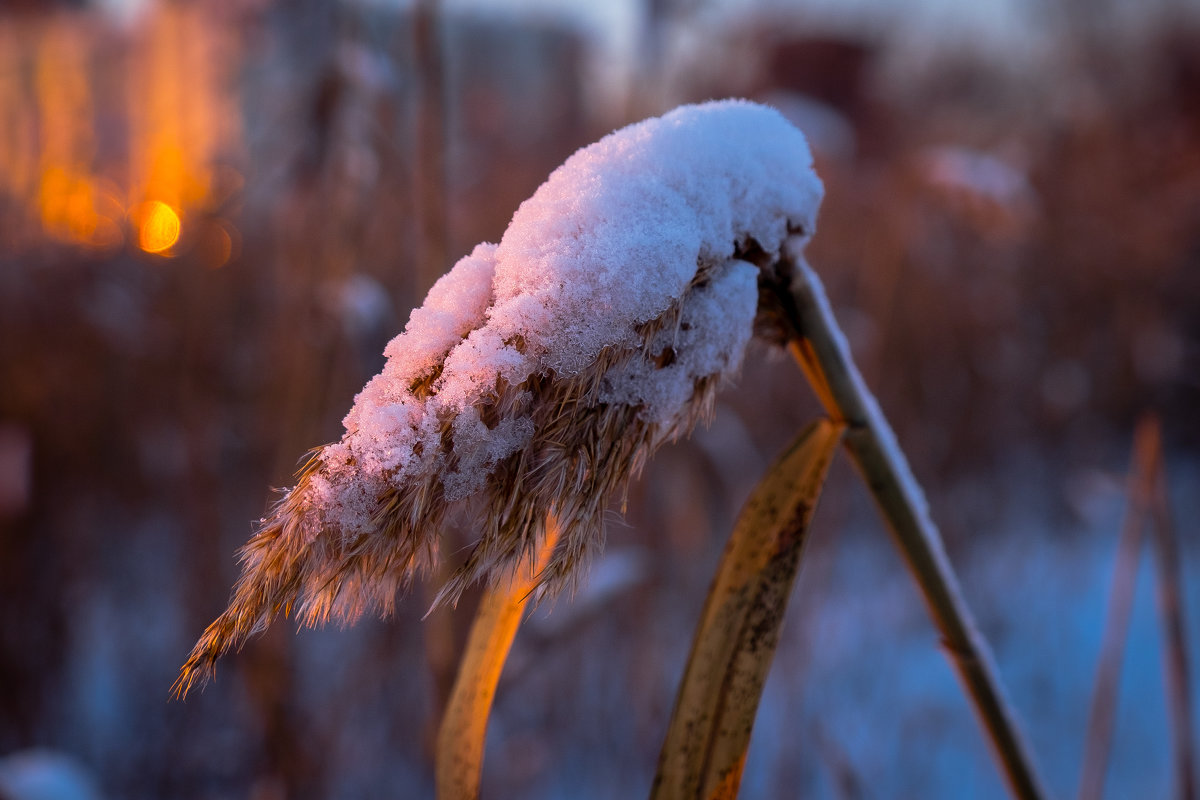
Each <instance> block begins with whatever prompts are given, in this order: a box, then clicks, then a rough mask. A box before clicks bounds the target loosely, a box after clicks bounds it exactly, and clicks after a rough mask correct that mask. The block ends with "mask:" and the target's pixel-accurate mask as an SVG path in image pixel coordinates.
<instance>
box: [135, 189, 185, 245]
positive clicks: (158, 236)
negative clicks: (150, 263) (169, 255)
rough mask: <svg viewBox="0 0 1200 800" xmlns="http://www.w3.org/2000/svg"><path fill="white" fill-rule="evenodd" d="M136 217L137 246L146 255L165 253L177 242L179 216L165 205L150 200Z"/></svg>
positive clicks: (158, 201)
mask: <svg viewBox="0 0 1200 800" xmlns="http://www.w3.org/2000/svg"><path fill="white" fill-rule="evenodd" d="M137 217H138V218H137V223H138V246H139V247H141V248H142V249H143V250H145V251H146V252H147V253H165V251H167V250H169V249H170V248H171V247H172V246H173V245H174V244H175V243H176V242H177V241H179V229H180V223H179V214H178V213H176V211H175V209H173V208H171V207H170V206H169V205H167V204H166V203H164V202H162V201H160V200H151V201H150V202H149V203H145V204H144V205H143V206H142V207H141V209H139V214H138V215H137Z"/></svg>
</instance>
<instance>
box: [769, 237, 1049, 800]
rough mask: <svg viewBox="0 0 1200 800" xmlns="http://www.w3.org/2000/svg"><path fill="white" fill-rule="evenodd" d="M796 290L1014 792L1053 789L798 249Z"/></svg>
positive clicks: (1027, 794)
mask: <svg viewBox="0 0 1200 800" xmlns="http://www.w3.org/2000/svg"><path fill="white" fill-rule="evenodd" d="M788 261H789V262H790V263H785V264H784V265H783V266H785V267H786V266H790V267H791V268H792V269H793V274H792V275H791V286H790V291H786V292H781V296H780V301H781V303H782V305H783V307H784V314H785V316H786V317H787V318H788V319H789V321H790V324H791V325H792V326H793V328H794V330H795V332H796V334H797V337H798V341H796V342H795V343H794V344H793V346H792V352H793V354H794V355H795V356H796V357H797V359H798V360H799V361H800V363H801V366H802V367H803V368H804V370H805V372H806V373H807V374H809V375H810V376H812V375H813V374H814V373H815V377H816V379H817V381H818V382H819V384H820V385H818V386H816V387H815V388H816V389H817V395H818V397H820V398H821V399H822V401H823V402H825V403H826V404H827V405H828V404H832V407H829V408H828V409H827V410H828V411H829V413H830V414H831V415H832V416H833V417H834V419H839V420H844V421H845V422H846V424H847V426H848V427H847V430H846V434H845V437H844V442H845V445H846V449H847V450H848V451H849V453H850V456H851V458H852V459H853V460H854V463H855V465H856V466H857V468H858V470H859V472H860V473H861V474H862V476H863V479H864V480H865V481H866V484H867V486H868V487H869V488H870V490H871V494H872V495H873V496H874V498H875V502H876V504H877V505H878V506H879V509H880V512H881V513H882V515H883V517H884V519H885V520H886V521H887V523H888V527H889V528H890V529H891V532H892V535H893V538H894V540H895V542H896V544H897V545H898V546H899V548H900V551H901V553H902V554H903V556H904V559H905V561H906V562H907V564H908V567H909V569H910V570H911V571H912V573H913V576H914V577H915V578H916V581H917V585H918V586H919V587H920V589H921V593H922V595H923V596H924V598H925V603H926V605H927V606H928V608H929V612H930V615H931V616H932V618H933V621H934V623H935V624H936V625H937V628H938V630H939V631H940V632H941V635H942V645H943V647H944V648H945V650H946V652H947V653H948V655H949V657H950V660H951V662H952V663H953V665H954V667H955V669H956V671H957V672H958V676H959V678H960V680H961V681H962V683H963V685H964V687H965V688H966V690H967V692H968V694H969V695H970V697H971V700H972V702H973V703H974V705H975V710H976V713H977V714H978V716H979V719H980V722H981V723H982V724H983V726H984V728H985V729H986V731H987V734H988V737H989V740H990V742H991V744H992V747H993V749H994V751H995V754H996V756H997V758H998V759H999V761H1000V765H1001V767H1002V770H1003V772H1004V775H1005V778H1006V779H1007V781H1008V784H1009V788H1010V790H1011V791H1012V793H1013V795H1014V796H1016V797H1020V798H1030V799H1032V798H1045V797H1047V796H1048V795H1047V792H1046V790H1045V789H1044V784H1043V782H1042V780H1041V779H1040V777H1039V776H1038V772H1037V770H1036V768H1035V766H1034V762H1033V758H1032V756H1031V754H1030V750H1029V747H1028V745H1027V744H1026V742H1025V740H1024V738H1023V736H1022V735H1021V732H1020V730H1019V729H1018V727H1017V724H1016V718H1015V715H1014V713H1013V711H1012V709H1011V707H1010V705H1009V703H1008V701H1007V699H1006V698H1005V696H1004V692H1003V690H1002V688H1001V685H1000V681H999V678H998V676H997V672H996V668H995V666H994V664H993V662H992V657H991V654H990V652H989V650H988V648H987V645H986V644H985V642H984V641H983V637H982V636H981V635H980V634H979V631H978V630H977V628H976V627H975V623H974V621H973V619H972V617H971V614H970V612H969V610H968V609H967V605H966V603H965V602H964V600H963V598H962V594H961V591H960V589H959V586H958V580H957V578H956V577H955V574H954V570H953V568H952V567H951V565H950V560H949V559H948V558H947V557H946V553H945V549H944V547H943V545H942V539H941V535H940V534H939V533H938V529H937V527H936V526H935V525H934V523H933V520H932V518H931V517H930V515H929V510H928V507H927V506H926V504H925V500H924V497H923V495H922V493H921V489H920V487H919V486H918V484H917V482H916V479H915V478H914V477H913V475H912V471H911V469H910V468H909V466H908V463H907V462H906V460H905V458H904V456H903V454H902V453H901V451H900V448H899V447H898V446H897V445H896V442H895V435H894V434H893V433H892V430H891V428H890V427H889V426H888V424H887V421H886V420H885V419H884V416H883V413H882V412H881V411H880V410H879V407H878V405H877V404H876V403H875V399H874V398H873V397H872V396H871V394H870V392H869V391H868V390H867V388H866V385H865V383H864V382H863V379H862V376H861V375H860V374H859V372H858V369H857V367H855V365H854V362H853V360H852V359H851V357H850V349H849V346H848V345H847V344H846V341H845V338H844V337H843V336H842V333H841V331H840V329H839V328H838V326H837V322H836V321H835V319H834V316H833V311H832V309H831V308H830V306H829V301H828V300H827V299H826V297H825V293H824V290H823V289H822V288H821V282H820V279H819V278H818V277H817V276H816V274H815V273H814V272H813V270H812V268H811V267H809V266H808V264H807V263H805V261H804V259H803V258H802V257H800V256H799V255H796V254H789V256H788Z"/></svg>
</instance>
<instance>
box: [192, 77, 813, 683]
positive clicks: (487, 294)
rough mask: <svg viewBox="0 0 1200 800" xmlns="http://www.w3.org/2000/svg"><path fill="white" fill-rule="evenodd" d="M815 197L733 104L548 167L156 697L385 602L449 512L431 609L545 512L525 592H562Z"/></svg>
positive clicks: (482, 571) (798, 146) (476, 254)
mask: <svg viewBox="0 0 1200 800" xmlns="http://www.w3.org/2000/svg"><path fill="white" fill-rule="evenodd" d="M821 194H822V187H821V183H820V181H819V180H818V179H817V178H816V176H815V174H814V173H813V171H812V162H811V156H810V154H809V151H808V146H807V144H806V143H805V140H804V137H803V136H802V135H801V133H800V132H799V131H798V130H796V129H795V128H794V127H793V126H792V125H790V124H789V123H788V122H787V121H786V120H784V118H783V117H782V116H780V115H779V114H778V112H776V111H774V110H772V109H769V108H767V107H765V106H760V105H756V104H753V103H749V102H745V101H722V102H715V103H706V104H703V105H698V106H684V107H681V108H678V109H676V110H675V111H673V112H671V113H669V114H667V115H665V116H663V117H661V118H655V119H650V120H646V121H644V122H641V123H638V124H636V125H631V126H629V127H627V128H624V129H622V130H619V131H617V132H616V133H613V134H611V135H609V136H607V137H605V138H604V139H602V140H600V141H599V142H597V143H595V144H593V145H591V146H589V147H586V148H584V149H582V150H580V151H579V152H577V153H575V155H573V156H571V157H570V158H569V159H568V160H567V161H566V162H565V163H564V164H563V165H562V166H561V167H559V168H558V169H557V170H555V171H554V172H553V173H552V174H551V175H550V177H549V179H548V180H547V181H546V182H545V183H544V184H543V185H542V186H541V187H540V188H539V189H538V190H537V192H536V193H535V194H534V195H533V197H531V198H530V199H529V200H527V201H526V202H524V203H523V204H522V205H521V207H520V208H519V209H518V210H517V212H516V214H515V215H514V217H513V219H512V222H511V223H510V225H509V227H508V229H507V231H506V232H505V234H504V236H503V238H502V239H501V241H500V243H499V244H498V245H493V244H481V245H479V246H477V247H476V248H475V250H474V251H473V252H472V253H471V254H470V255H468V256H466V257H465V258H463V259H462V260H461V261H459V262H458V263H457V264H456V265H455V266H454V268H453V269H452V270H451V271H450V272H449V273H447V274H446V275H445V276H444V277H443V278H442V279H441V280H440V281H438V283H437V284H436V285H435V286H434V287H433V289H432V290H430V292H429V295H428V297H427V298H426V300H425V303H424V305H422V306H421V308H418V309H416V310H415V311H414V312H413V313H412V316H411V318H410V320H409V323H408V326H407V327H406V329H405V331H404V333H402V334H400V335H399V336H397V337H396V338H395V339H394V340H392V342H391V343H390V344H388V346H387V349H386V350H385V355H386V356H387V363H386V365H385V366H384V368H383V371H382V372H381V373H380V374H379V375H377V376H375V377H374V378H373V379H371V381H369V382H368V383H367V385H366V386H365V387H364V388H363V390H362V392H361V393H360V394H359V395H358V397H357V398H356V399H355V403H354V407H353V408H352V409H351V411H350V413H349V414H348V415H347V416H346V418H345V421H344V422H345V428H346V432H345V434H344V435H343V437H342V438H341V440H340V441H338V442H336V443H333V444H329V445H326V446H324V447H321V448H318V449H317V450H315V451H314V452H313V454H312V456H311V458H310V459H309V460H308V462H307V463H306V465H305V466H304V467H303V469H302V470H301V471H300V473H299V477H298V480H297V483H296V485H295V486H294V487H293V488H292V489H291V490H289V491H288V492H287V493H286V494H284V496H283V497H282V499H280V500H279V502H278V503H277V504H276V505H275V507H274V508H273V509H272V511H271V512H270V514H268V516H267V517H265V518H264V519H263V520H261V521H260V523H259V526H258V529H257V531H256V533H255V534H254V535H253V537H252V538H251V539H250V541H249V542H248V543H247V544H246V546H245V547H244V548H243V549H242V551H241V561H242V568H243V573H242V577H241V579H240V580H239V581H238V583H237V585H236V587H235V589H234V592H233V597H232V600H231V602H230V604H229V607H228V609H227V610H226V611H225V612H224V613H223V614H222V615H221V616H220V617H219V618H218V619H217V620H216V621H215V622H213V623H212V625H210V626H209V628H208V629H207V630H206V631H205V633H204V635H203V636H202V638H201V639H200V641H199V642H198V643H197V645H196V647H195V649H194V650H193V652H192V654H191V657H190V658H189V660H188V662H187V663H186V664H185V665H184V667H183V671H182V674H181V675H180V678H179V681H178V682H177V684H176V691H177V692H178V693H180V694H183V693H186V692H187V690H188V689H190V688H191V686H192V685H193V684H194V683H195V682H196V681H198V680H202V679H204V678H206V677H207V676H208V675H209V674H210V673H211V671H212V668H213V664H214V663H215V661H216V659H217V658H218V657H219V656H220V655H221V654H222V653H224V652H225V651H227V650H228V649H230V648H231V647H236V646H239V645H240V644H241V643H242V642H243V641H244V640H245V639H246V638H247V637H248V636H250V635H251V634H253V633H256V632H258V631H261V630H262V629H264V628H265V627H266V626H267V625H268V624H269V623H270V622H271V621H272V620H273V619H274V618H275V617H277V616H279V615H280V614H283V615H292V614H294V615H296V616H297V617H298V618H299V619H300V620H301V621H303V622H304V623H306V624H318V623H322V622H325V621H326V620H328V619H330V618H337V619H340V620H343V621H352V620H354V619H356V618H357V617H358V616H359V615H361V614H362V613H364V612H365V611H368V610H379V611H383V612H386V611H388V610H390V609H391V607H392V604H393V603H394V601H395V597H396V595H397V592H398V591H400V590H401V589H403V588H404V587H405V585H406V584H408V583H409V582H410V581H411V579H412V577H413V575H414V574H415V573H416V572H418V571H420V570H421V569H422V567H425V566H428V565H430V564H431V563H432V562H433V559H435V558H436V557H437V545H438V539H439V534H440V530H441V527H442V525H441V523H442V521H443V519H444V517H445V515H446V513H447V511H448V510H449V509H450V508H451V507H452V506H456V505H462V506H466V507H469V508H471V509H474V510H475V511H476V512H477V520H476V521H477V525H478V530H479V538H478V541H477V542H476V544H475V546H474V549H473V550H472V551H471V553H470V555H469V556H468V557H467V559H466V562H465V563H464V564H463V565H462V566H461V568H459V569H458V571H457V572H456V573H455V574H454V575H453V576H452V577H451V578H450V579H449V581H448V582H447V583H446V585H445V586H444V587H443V588H442V590H441V593H440V594H439V596H438V601H437V602H454V601H455V600H456V599H457V598H458V597H459V595H460V594H461V592H462V591H463V589H464V588H466V587H467V586H469V585H470V584H471V583H473V582H475V581H478V580H488V579H492V580H495V579H497V578H499V577H500V576H502V575H504V574H506V570H507V569H508V568H509V567H511V566H512V565H513V564H515V562H516V561H517V560H518V559H519V558H521V557H522V556H524V555H527V554H532V553H534V552H536V550H537V548H538V546H539V544H540V543H541V541H542V540H543V538H544V536H545V524H546V518H547V515H548V514H551V513H552V514H554V515H555V517H556V518H557V520H558V524H559V527H560V531H561V534H560V538H559V542H558V545H557V546H556V548H555V551H554V553H553V554H552V556H551V558H550V560H549V562H548V563H547V565H546V567H545V568H544V570H543V571H542V572H541V574H540V575H539V576H537V579H536V584H537V586H538V591H539V592H540V593H542V594H553V593H555V592H558V591H560V590H562V589H563V588H568V587H570V586H571V585H572V584H573V582H574V581H576V580H577V579H578V577H579V576H580V574H581V571H582V570H581V568H582V567H583V565H585V564H586V563H587V562H588V560H589V558H590V556H591V555H592V554H593V553H595V551H596V550H598V549H599V548H600V546H601V545H602V543H603V511H604V508H605V505H606V503H607V502H608V500H609V498H610V497H611V496H612V494H613V493H614V491H616V490H619V489H621V488H623V487H624V486H625V485H626V484H627V483H628V481H629V480H630V478H631V477H632V476H634V475H636V474H637V473H638V471H639V470H640V468H641V466H642V464H643V463H644V462H645V460H646V458H647V457H648V456H649V455H650V454H651V453H652V452H653V451H654V450H655V449H656V448H657V447H658V446H659V445H661V444H662V443H663V442H665V441H668V440H670V439H672V438H675V437H677V436H679V435H681V434H686V433H687V432H688V431H690V430H691V428H692V427H693V426H694V425H695V423H696V422H697V421H698V420H699V419H701V418H703V417H705V416H706V415H707V414H708V413H709V412H710V410H711V407H712V400H713V393H714V391H715V390H716V388H717V387H718V386H719V385H720V384H721V382H722V381H723V380H725V379H727V378H728V377H730V376H731V375H732V374H733V373H734V372H735V371H736V370H737V368H738V366H739V364H740V362H741V358H742V353H743V351H744V349H745V347H746V344H747V342H748V340H749V339H750V337H751V335H752V332H753V330H754V326H755V319H756V314H757V315H758V316H759V322H760V323H762V322H763V317H764V316H769V315H768V314H766V313H765V312H762V313H760V303H759V285H760V281H761V280H762V279H763V275H762V270H763V269H764V268H767V269H769V268H770V265H772V264H775V263H777V262H778V261H779V254H780V251H781V248H782V247H783V244H784V241H785V239H786V238H787V237H788V236H789V234H792V233H795V232H797V231H801V232H804V233H806V234H808V233H811V232H812V230H813V229H814V226H815V222H816V214H817V208H818V206H819V204H820V199H821ZM768 327H769V326H768Z"/></svg>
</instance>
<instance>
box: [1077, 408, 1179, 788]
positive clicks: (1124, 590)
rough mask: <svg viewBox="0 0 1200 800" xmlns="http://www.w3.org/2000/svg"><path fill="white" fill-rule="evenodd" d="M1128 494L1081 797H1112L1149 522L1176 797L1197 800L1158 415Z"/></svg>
mask: <svg viewBox="0 0 1200 800" xmlns="http://www.w3.org/2000/svg"><path fill="white" fill-rule="evenodd" d="M1126 492H1127V495H1128V502H1127V504H1126V508H1125V517H1124V520H1123V521H1122V523H1121V534H1120V539H1119V541H1118V544H1117V558H1116V565H1115V566H1114V568H1113V581H1112V589H1111V591H1110V592H1109V598H1108V617H1107V620H1108V621H1107V623H1106V625H1105V628H1104V638H1103V640H1102V642H1101V646H1100V663H1099V665H1098V666H1097V668H1096V685H1095V688H1094V690H1093V692H1092V705H1091V710H1090V712H1089V714H1088V724H1087V738H1086V740H1085V742H1084V751H1083V767H1082V772H1081V775H1080V781H1079V794H1078V797H1079V800H1099V798H1100V797H1102V796H1103V794H1104V781H1105V776H1106V775H1107V774H1108V765H1109V754H1110V752H1111V750H1112V736H1113V729H1114V726H1115V722H1116V713H1117V695H1118V689H1119V687H1120V682H1121V680H1120V679H1121V660H1122V658H1123V657H1124V655H1125V647H1126V641H1127V638H1128V631H1129V618H1130V615H1131V613H1132V610H1133V598H1134V593H1135V589H1136V585H1137V573H1138V564H1139V561H1140V555H1141V550H1142V541H1143V539H1144V534H1143V525H1144V523H1145V521H1146V519H1147V518H1149V519H1150V521H1151V522H1152V524H1153V534H1154V535H1153V539H1152V540H1151V541H1152V543H1153V545H1154V551H1155V555H1156V556H1157V558H1156V562H1157V567H1158V580H1157V590H1158V609H1159V614H1160V616H1161V617H1162V623H1163V634H1164V637H1163V647H1164V653H1163V671H1164V682H1165V691H1166V695H1167V698H1166V699H1167V709H1168V714H1169V716H1170V724H1171V742H1172V748H1173V751H1174V763H1175V773H1176V778H1175V780H1176V793H1175V795H1174V796H1175V797H1178V798H1181V799H1183V800H1190V798H1193V797H1195V791H1196V790H1195V768H1194V764H1193V756H1192V747H1193V741H1194V740H1193V733H1192V728H1191V707H1192V704H1191V687H1190V685H1189V683H1188V677H1187V676H1188V671H1187V650H1186V646H1185V643H1184V624H1183V611H1182V599H1181V598H1182V591H1181V588H1180V579H1179V574H1178V570H1179V566H1178V552H1177V548H1176V544H1175V530H1174V525H1173V524H1172V521H1171V513H1170V506H1169V503H1168V500H1167V493H1166V464H1165V459H1164V456H1163V447H1162V428H1161V425H1160V423H1159V421H1158V418H1157V417H1156V416H1154V415H1152V414H1148V415H1146V416H1145V417H1143V418H1142V419H1141V420H1140V421H1139V423H1138V426H1137V429H1136V431H1135V432H1134V443H1133V456H1132V458H1131V460H1130V465H1129V475H1128V478H1127V482H1126Z"/></svg>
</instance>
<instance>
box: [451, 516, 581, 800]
mask: <svg viewBox="0 0 1200 800" xmlns="http://www.w3.org/2000/svg"><path fill="white" fill-rule="evenodd" d="M557 540H558V524H557V522H556V521H555V520H554V518H553V517H552V516H551V517H548V518H547V522H546V537H545V540H544V541H543V542H542V545H541V548H540V550H539V551H538V552H537V554H536V558H533V559H530V558H524V559H522V560H521V562H520V564H519V565H518V566H517V568H516V570H515V571H514V573H513V575H512V578H511V580H510V581H509V582H508V583H507V584H505V583H504V582H500V583H498V584H497V585H495V586H492V587H490V588H489V589H488V590H487V591H486V592H485V593H484V595H483V599H482V600H481V601H480V603H479V610H478V611H477V612H476V615H475V621H474V622H473V623H472V625H471V632H470V634H468V636H467V645H466V650H465V651H464V653H463V657H462V661H461V662H460V665H459V668H458V677H457V678H456V679H455V681H454V688H453V689H452V690H451V692H450V698H449V701H448V702H447V704H446V712H445V715H444V716H443V717H442V724H441V728H440V729H439V730H438V739H437V764H436V769H435V781H436V787H437V797H438V800H474V798H477V797H479V783H480V778H481V776H482V774H483V754H484V742H485V740H486V738H487V723H488V717H489V716H490V714H491V710H492V700H493V699H494V698H495V696H496V685H497V683H498V682H499V680H500V673H501V672H502V671H503V669H504V662H505V660H506V659H507V658H508V651H509V649H510V648H511V647H512V643H513V639H514V638H515V637H516V635H517V628H518V627H519V626H520V624H521V615H522V614H523V613H524V611H525V606H526V604H527V603H528V601H529V597H530V594H531V593H532V592H533V591H534V589H535V586H536V583H537V580H536V579H537V577H538V576H539V574H540V573H541V571H542V569H543V568H544V567H545V566H546V562H547V561H549V559H550V554H551V552H552V551H553V550H554V545H555V542H557Z"/></svg>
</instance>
